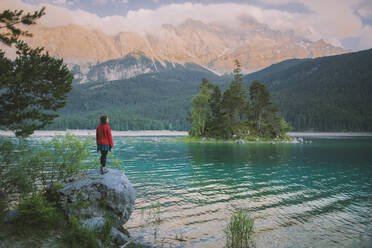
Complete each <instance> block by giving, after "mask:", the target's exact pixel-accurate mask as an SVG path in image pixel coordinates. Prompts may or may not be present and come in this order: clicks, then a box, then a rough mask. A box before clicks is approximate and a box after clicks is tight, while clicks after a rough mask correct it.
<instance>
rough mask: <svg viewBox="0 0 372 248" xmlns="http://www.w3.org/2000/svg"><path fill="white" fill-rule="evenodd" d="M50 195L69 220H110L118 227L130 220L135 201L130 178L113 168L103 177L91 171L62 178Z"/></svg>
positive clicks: (51, 187) (50, 189)
mask: <svg viewBox="0 0 372 248" xmlns="http://www.w3.org/2000/svg"><path fill="white" fill-rule="evenodd" d="M47 193H48V196H49V197H50V198H53V199H54V200H55V201H56V202H57V204H58V206H59V208H60V209H62V211H63V212H64V213H65V214H66V216H68V217H70V216H74V217H76V218H77V219H79V220H80V221H84V220H88V221H89V220H92V219H95V218H96V217H97V218H102V217H103V218H107V217H111V218H112V219H113V220H114V222H115V226H122V225H124V224H125V223H126V222H127V221H128V219H129V217H130V215H131V213H132V211H133V208H134V202H135V200H136V195H135V191H134V189H133V187H132V184H131V183H130V182H129V180H128V178H127V177H126V176H125V175H124V173H123V172H122V171H120V170H114V169H108V172H107V173H106V174H104V175H101V173H100V171H99V170H90V171H87V172H83V173H80V174H78V175H75V176H72V177H69V178H66V179H63V180H61V181H59V182H57V183H54V184H53V185H50V186H49V188H48V190H47Z"/></svg>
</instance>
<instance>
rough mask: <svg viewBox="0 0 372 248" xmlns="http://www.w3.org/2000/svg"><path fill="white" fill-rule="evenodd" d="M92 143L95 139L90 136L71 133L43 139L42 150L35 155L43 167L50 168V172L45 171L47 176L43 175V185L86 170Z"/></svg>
mask: <svg viewBox="0 0 372 248" xmlns="http://www.w3.org/2000/svg"><path fill="white" fill-rule="evenodd" d="M92 144H93V140H92V139H90V138H89V137H87V138H81V137H79V136H76V135H73V134H70V133H67V134H66V135H64V136H54V137H53V138H52V139H51V140H49V141H43V142H42V143H41V148H40V150H39V151H38V152H37V153H36V154H35V155H34V156H35V157H37V158H38V160H39V163H41V164H42V167H43V168H44V169H47V170H48V173H44V174H45V177H41V180H42V182H43V185H44V186H45V185H47V184H48V183H49V182H50V181H52V182H54V181H57V180H60V179H63V178H65V177H69V176H72V175H74V174H76V173H78V172H81V171H83V170H86V169H87V164H86V160H89V159H90V158H89V155H90V151H89V145H92Z"/></svg>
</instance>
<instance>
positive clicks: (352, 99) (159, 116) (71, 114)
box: [48, 49, 372, 131]
mask: <svg viewBox="0 0 372 248" xmlns="http://www.w3.org/2000/svg"><path fill="white" fill-rule="evenodd" d="M202 78H206V79H208V80H209V81H210V82H212V83H213V84H217V85H219V86H220V87H221V89H222V90H224V89H226V88H227V86H228V84H229V83H230V82H231V80H232V76H231V75H229V76H220V77H219V76H217V75H216V74H214V73H212V72H210V71H208V70H206V69H204V68H203V67H201V66H198V65H196V64H185V66H180V65H178V66H176V67H174V68H171V67H170V69H169V70H167V71H162V72H160V73H148V74H143V75H139V76H136V77H133V78H131V79H126V80H118V81H111V82H104V83H86V84H82V85H75V86H74V88H73V90H72V91H71V92H70V93H69V97H68V105H67V106H66V107H65V108H64V109H63V110H61V111H60V114H61V116H60V117H59V118H57V119H56V121H55V123H54V124H53V125H50V126H48V129H66V128H70V129H83V128H95V127H96V125H97V122H98V118H99V115H101V114H107V115H108V116H109V117H110V124H111V126H112V128H113V129H114V130H142V129H173V130H188V129H189V123H188V121H187V120H186V119H187V116H188V112H189V111H190V108H191V98H192V97H193V96H194V95H195V94H196V93H197V92H198V90H199V87H200V85H201V80H202ZM253 80H259V81H260V82H262V83H263V84H264V85H266V86H267V88H268V89H269V91H270V94H271V99H272V101H273V103H274V104H275V105H276V106H278V107H279V109H280V115H281V116H282V117H284V119H285V120H286V121H288V122H289V124H290V125H291V126H293V127H294V130H296V131H305V130H306V131H311V130H312V131H372V49H370V50H366V51H361V52H356V53H349V54H344V55H337V56H330V57H323V58H317V59H301V60H288V61H284V62H281V63H278V64H275V65H272V66H270V67H268V68H266V69H264V70H261V71H259V72H256V73H252V74H249V75H246V76H244V82H245V85H246V88H247V89H248V88H249V86H250V84H251V82H252V81H253Z"/></svg>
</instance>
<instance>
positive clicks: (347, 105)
mask: <svg viewBox="0 0 372 248" xmlns="http://www.w3.org/2000/svg"><path fill="white" fill-rule="evenodd" d="M371 57H372V49H369V50H365V51H359V52H356V53H347V54H342V55H337V56H329V57H321V58H316V59H301V60H300V59H296V60H288V61H284V62H281V63H278V64H275V65H272V66H270V67H268V68H266V69H264V70H262V71H258V72H255V73H252V74H249V75H246V76H244V79H245V80H246V81H248V82H251V81H253V80H259V81H260V82H262V83H263V84H264V85H265V86H266V87H267V88H268V89H269V90H270V92H271V99H272V101H273V103H274V104H275V105H277V106H278V107H279V108H280V115H281V116H283V118H284V119H285V120H287V121H288V123H289V124H290V125H291V126H293V127H294V129H295V130H296V131H328V132H332V131H333V132H335V131H340V132H343V131H372V98H371V96H372V84H371V78H372V60H371Z"/></svg>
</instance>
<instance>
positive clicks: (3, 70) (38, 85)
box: [0, 8, 73, 136]
mask: <svg viewBox="0 0 372 248" xmlns="http://www.w3.org/2000/svg"><path fill="white" fill-rule="evenodd" d="M44 10H45V8H42V9H41V10H40V11H35V12H34V13H33V14H31V13H27V14H23V11H22V10H15V11H11V10H5V11H3V12H2V13H0V31H2V32H1V33H0V41H1V42H2V43H4V44H5V45H8V46H11V45H12V44H16V46H15V47H16V49H17V57H16V58H15V59H14V60H10V59H8V58H7V57H6V56H5V53H4V52H3V51H1V50H0V112H1V113H2V116H1V118H0V129H3V130H13V131H15V134H16V135H17V136H28V135H30V134H32V133H33V132H34V130H37V129H41V128H43V127H45V126H46V125H47V124H49V123H52V121H53V119H54V118H55V117H57V116H58V115H57V113H56V111H57V110H58V109H59V108H62V107H63V106H65V105H66V103H67V95H66V94H67V93H68V92H69V91H70V90H71V83H72V78H73V76H72V74H71V72H70V71H69V70H68V69H67V67H66V65H64V64H63V60H62V59H55V58H53V57H51V56H49V54H48V53H47V52H46V53H45V52H43V48H35V49H32V48H30V47H29V46H28V45H27V44H26V43H25V42H24V41H22V40H20V37H21V36H31V34H30V33H29V32H27V31H23V30H21V29H20V28H19V27H18V26H19V24H24V25H32V24H35V23H36V20H37V19H39V18H40V17H41V16H43V15H44V14H45V12H44ZM17 25H18V26H17Z"/></svg>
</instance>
